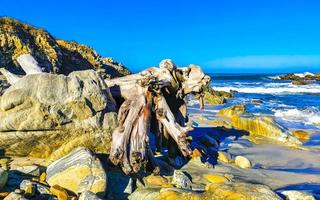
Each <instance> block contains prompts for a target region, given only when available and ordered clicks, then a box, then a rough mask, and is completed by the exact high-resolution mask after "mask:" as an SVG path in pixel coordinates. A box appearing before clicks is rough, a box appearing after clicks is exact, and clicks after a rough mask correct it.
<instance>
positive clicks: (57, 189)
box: [50, 185, 69, 200]
mask: <svg viewBox="0 0 320 200" xmlns="http://www.w3.org/2000/svg"><path fill="white" fill-rule="evenodd" d="M50 192H51V193H52V194H53V195H54V196H56V197H58V200H68V198H69V195H68V193H67V191H66V190H65V189H64V188H63V187H61V186H59V185H53V186H51V187H50Z"/></svg>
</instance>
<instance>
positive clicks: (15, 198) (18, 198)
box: [3, 192, 27, 200]
mask: <svg viewBox="0 0 320 200" xmlns="http://www.w3.org/2000/svg"><path fill="white" fill-rule="evenodd" d="M3 200H27V199H26V198H24V197H23V196H22V195H21V194H17V193H14V192H11V193H10V194H9V195H8V196H6V198H4V199H3Z"/></svg>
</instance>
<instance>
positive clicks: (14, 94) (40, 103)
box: [0, 70, 117, 160]
mask: <svg viewBox="0 0 320 200" xmlns="http://www.w3.org/2000/svg"><path fill="white" fill-rule="evenodd" d="M116 116H117V114H116V105H115V102H114V100H113V98H112V96H111V94H110V91H109V89H108V87H107V85H106V84H105V82H104V80H103V79H102V78H101V76H100V75H99V74H98V73H97V72H95V71H93V70H88V71H78V72H72V73H71V74H69V76H65V75H55V74H48V73H41V74H31V75H28V76H24V77H23V78H22V79H21V80H19V81H18V82H17V83H15V84H14V85H12V86H11V87H10V88H9V89H8V90H7V91H6V92H5V93H4V94H3V95H2V96H1V97H0V119H1V123H0V149H3V150H4V151H5V154H6V155H18V156H33V157H41V158H48V157H50V158H51V159H53V160H55V159H57V158H59V157H61V156H63V155H65V154H66V153H68V152H70V151H71V150H72V149H74V148H75V147H78V146H84V147H88V148H90V149H92V150H94V151H95V152H104V153H107V152H109V148H110V143H111V132H112V130H113V129H114V128H115V127H116V125H117V124H116Z"/></svg>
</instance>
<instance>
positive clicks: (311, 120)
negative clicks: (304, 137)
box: [273, 108, 320, 126]
mask: <svg viewBox="0 0 320 200" xmlns="http://www.w3.org/2000/svg"><path fill="white" fill-rule="evenodd" d="M273 111H274V115H275V116H276V117H279V118H281V119H284V120H288V121H303V122H304V123H306V124H312V125H318V126H320V112H319V111H318V110H317V109H314V108H310V109H305V110H299V109H296V108H294V109H285V110H273Z"/></svg>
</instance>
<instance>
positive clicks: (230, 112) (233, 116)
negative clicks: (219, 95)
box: [218, 104, 301, 147]
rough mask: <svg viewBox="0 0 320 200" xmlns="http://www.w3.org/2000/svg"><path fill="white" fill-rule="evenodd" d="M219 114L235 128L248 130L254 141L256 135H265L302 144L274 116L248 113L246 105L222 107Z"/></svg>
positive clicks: (294, 145)
mask: <svg viewBox="0 0 320 200" xmlns="http://www.w3.org/2000/svg"><path fill="white" fill-rule="evenodd" d="M218 115H219V116H222V117H226V118H228V119H229V120H230V124H231V126H232V127H233V128H235V129H238V130H243V131H246V132H247V133H248V134H249V136H250V139H252V140H253V141H257V140H255V139H256V138H255V137H258V138H259V137H260V138H261V137H265V138H268V139H271V140H274V141H276V142H278V143H282V144H285V145H288V146H293V147H297V146H299V145H301V142H300V141H299V140H298V139H297V138H296V137H294V136H293V135H292V134H291V133H290V131H289V130H287V129H285V128H284V127H282V126H280V125H279V124H278V123H276V122H275V121H274V120H273V118H272V117H269V116H255V115H253V114H251V113H248V112H247V110H246V107H245V106H244V105H241V104H240V105H234V106H231V107H228V108H225V109H222V110H220V111H219V112H218Z"/></svg>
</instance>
